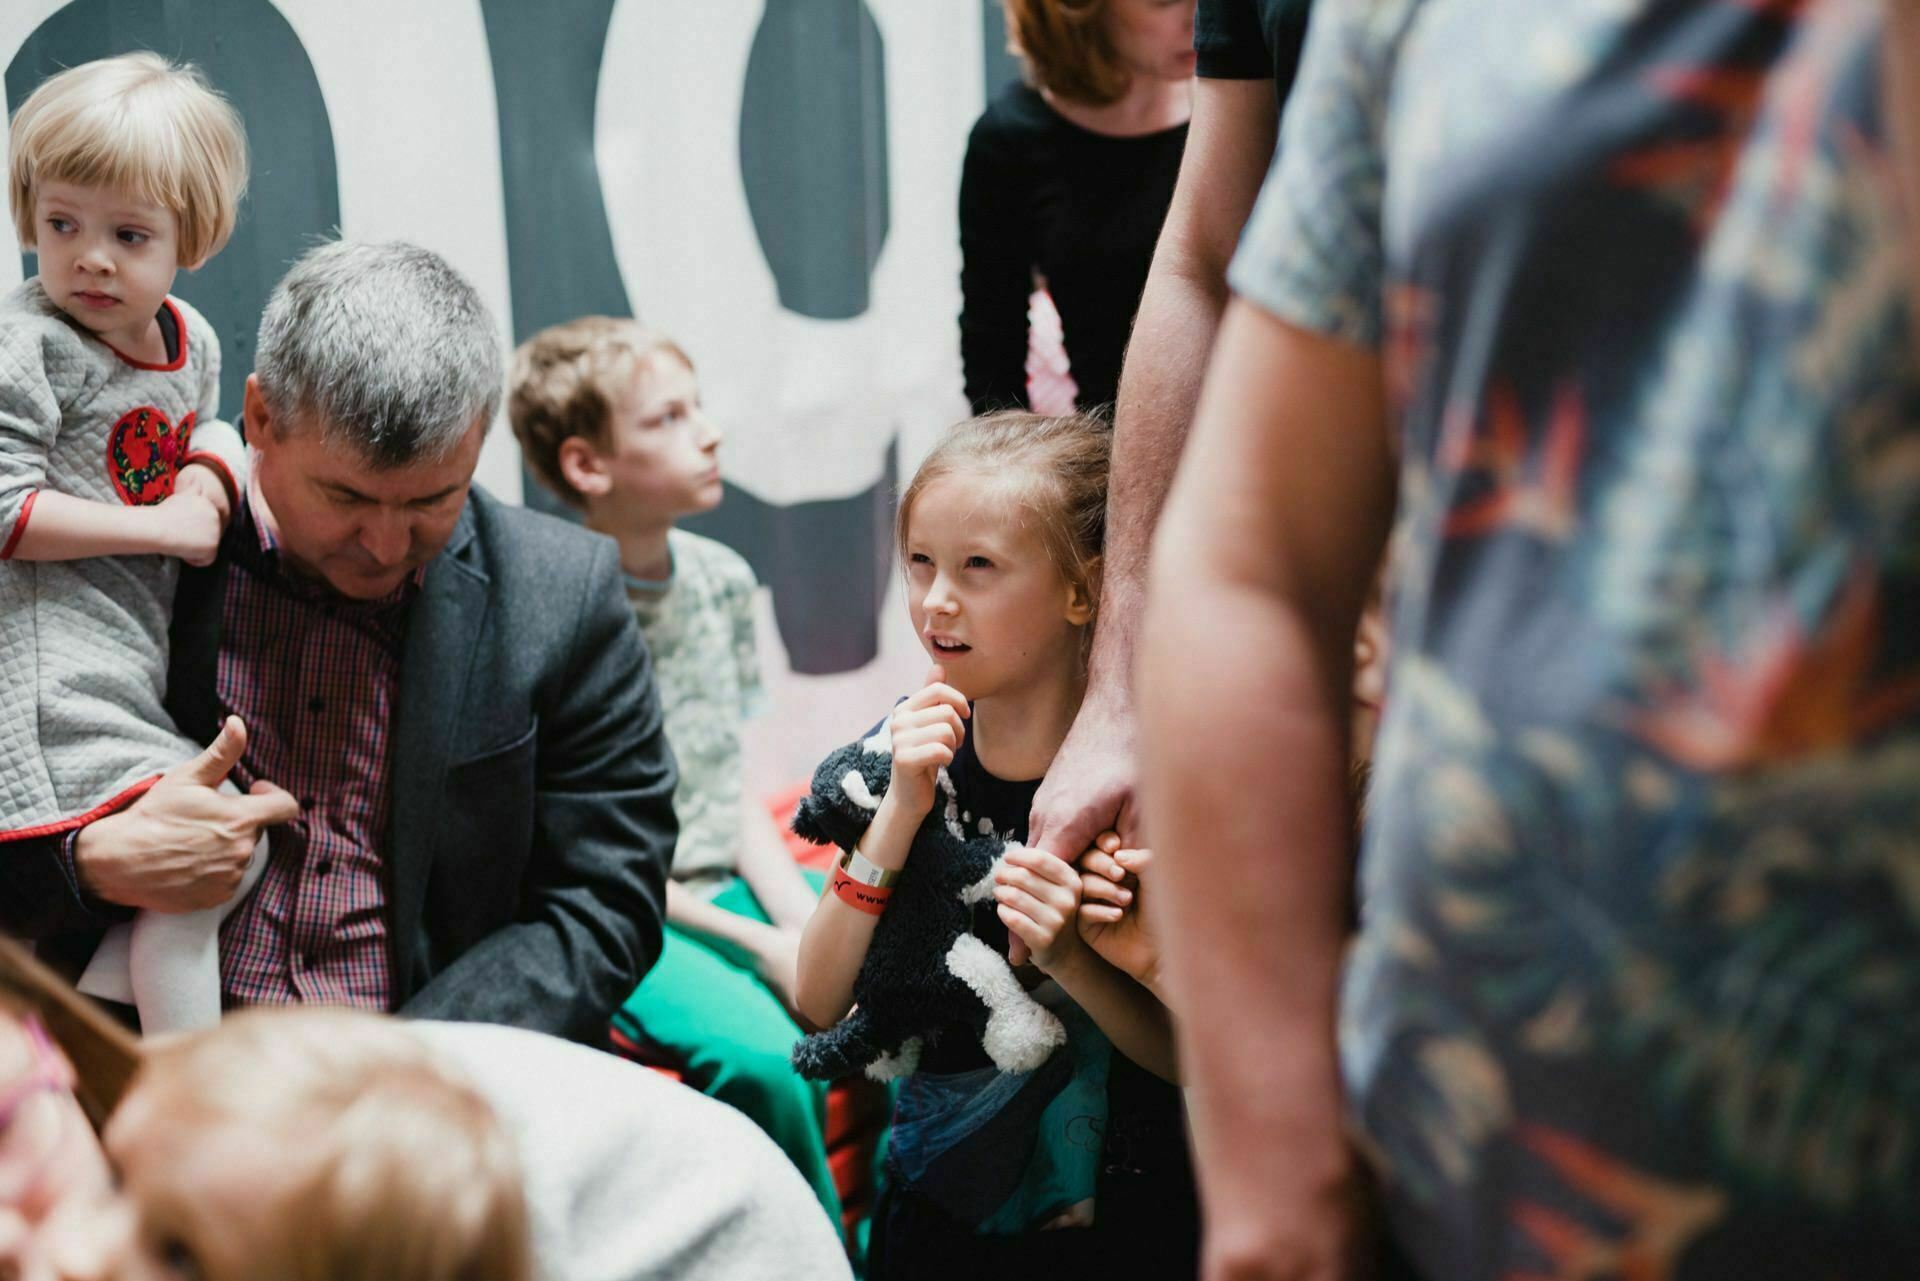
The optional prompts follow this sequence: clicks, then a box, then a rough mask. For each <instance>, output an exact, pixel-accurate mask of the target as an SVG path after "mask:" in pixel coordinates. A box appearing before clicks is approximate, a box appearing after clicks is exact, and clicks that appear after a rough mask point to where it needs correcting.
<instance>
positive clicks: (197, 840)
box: [74, 716, 300, 912]
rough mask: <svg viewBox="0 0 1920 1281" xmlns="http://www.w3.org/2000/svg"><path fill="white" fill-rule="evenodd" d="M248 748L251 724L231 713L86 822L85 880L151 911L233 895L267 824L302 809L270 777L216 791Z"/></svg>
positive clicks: (78, 849) (82, 847)
mask: <svg viewBox="0 0 1920 1281" xmlns="http://www.w3.org/2000/svg"><path fill="white" fill-rule="evenodd" d="M246 747H247V730H246V726H245V725H243V724H242V723H241V721H240V718H239V717H237V716H229V717H227V722H226V724H225V725H222V726H221V727H220V733H219V735H218V736H217V737H216V738H215V739H214V740H213V743H212V745H210V746H209V747H208V748H207V750H206V751H204V752H202V753H200V755H198V756H196V757H194V758H193V759H192V760H190V761H186V762H184V763H182V764H180V765H176V766H174V767H173V768H172V769H170V770H168V771H167V772H166V773H165V774H163V775H161V776H160V781H159V782H157V783H155V784H154V785H153V786H152V787H151V788H150V789H148V791H147V793H146V795H144V796H142V797H141V798H140V799H139V800H137V801H135V802H134V803H133V805H132V806H131V807H130V808H128V809H126V810H124V811H122V812H121V813H118V814H114V815H111V816H109V817H107V818H103V819H100V820H99V821H97V822H95V823H92V824H90V825H88V826H87V827H86V828H84V829H82V831H81V833H80V839H79V842H78V844H77V845H76V846H75V849H74V863H75V865H76V870H77V871H78V873H79V876H80V883H81V886H82V887H83V888H84V889H85V890H86V891H87V892H88V893H90V894H92V895H94V896H95V897H96V898H100V899H104V900H105V901H107V902H109V903H118V904H121V905H123V906H125V907H135V908H140V909H142V910H145V911H152V912H195V911H199V910H201V909H203V908H209V907H218V906H219V905H220V904H222V903H224V902H226V901H227V900H228V899H229V898H231V897H232V896H233V894H234V891H236V890H238V889H239V888H240V880H241V878H242V877H243V876H244V875H245V874H246V870H247V863H248V861H249V860H250V859H252V857H253V850H254V846H255V844H256V843H257V842H258V841H259V838H260V830H261V829H262V828H265V827H272V826H274V825H276V824H279V823H286V822H289V821H291V820H293V819H295V818H298V817H299V816H300V806H299V804H298V803H297V802H296V801H295V800H294V799H293V797H292V796H290V795H288V794H287V793H286V792H284V791H282V790H281V789H280V788H278V787H275V786H274V785H273V784H271V783H267V782H258V783H255V784H254V785H253V790H252V793H251V794H250V795H247V796H229V795H225V794H223V793H222V792H220V791H219V790H218V788H219V786H220V784H221V783H222V782H223V781H224V780H225V779H226V777H227V775H228V774H229V773H231V772H232V770H233V767H234V766H235V765H236V764H238V763H239V760H240V754H241V753H242V752H244V751H245V750H246Z"/></svg>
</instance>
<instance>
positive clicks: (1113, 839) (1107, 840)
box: [1093, 828, 1120, 854]
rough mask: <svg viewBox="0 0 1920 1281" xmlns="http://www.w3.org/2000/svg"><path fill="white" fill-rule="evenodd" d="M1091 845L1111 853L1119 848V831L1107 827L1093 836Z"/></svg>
mask: <svg viewBox="0 0 1920 1281" xmlns="http://www.w3.org/2000/svg"><path fill="white" fill-rule="evenodd" d="M1093 845H1094V848H1095V849H1098V850H1100V851H1101V852H1103V853H1106V854H1111V853H1113V852H1114V851H1115V850H1117V849H1119V848H1120V833H1118V832H1116V831H1114V830H1113V829H1112V828H1108V829H1107V830H1106V831H1104V832H1102V833H1100V835H1098V836H1096V837H1094V838H1093Z"/></svg>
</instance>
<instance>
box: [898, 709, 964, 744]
mask: <svg viewBox="0 0 1920 1281" xmlns="http://www.w3.org/2000/svg"><path fill="white" fill-rule="evenodd" d="M929 725H944V726H946V727H947V728H948V729H950V730H951V731H952V732H953V741H954V742H955V743H956V744H957V743H958V742H959V741H960V739H961V738H962V737H963V736H964V735H965V734H966V732H967V727H966V724H965V723H964V722H963V721H962V720H961V719H960V715H959V713H957V712H955V711H954V710H953V709H952V708H951V707H948V706H946V705H944V704H942V705H940V706H938V707H922V708H918V709H916V710H914V711H911V712H907V713H905V714H904V715H902V716H899V717H897V718H896V719H895V721H894V725H893V734H892V736H893V738H894V739H895V740H898V739H899V738H900V737H901V736H902V735H910V734H912V733H913V732H914V731H915V730H918V729H924V728H925V727H927V726H929Z"/></svg>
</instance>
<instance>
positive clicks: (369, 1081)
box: [129, 1008, 533, 1281]
mask: <svg viewBox="0 0 1920 1281" xmlns="http://www.w3.org/2000/svg"><path fill="white" fill-rule="evenodd" d="M161 1098H164V1099H165V1101H166V1105H167V1106H168V1107H169V1109H182V1110H184V1111H185V1112H186V1114H187V1115H188V1116H190V1117H193V1118H196V1119H204V1120H206V1121H210V1122H211V1121H221V1120H224V1121H228V1122H231V1123H234V1124H237V1125H240V1126H242V1127H244V1128H245V1129H246V1130H247V1131H249V1132H250V1133H253V1134H259V1135H263V1136H265V1137H266V1139H267V1140H268V1141H269V1142H272V1143H273V1144H274V1145H275V1148H276V1150H277V1151H281V1152H284V1153H285V1154H286V1157H285V1159H286V1164H287V1166H288V1168H289V1169H290V1171H291V1172H292V1174H293V1184H292V1191H291V1192H290V1194H288V1195H287V1197H286V1199H285V1202H284V1208H285V1209H286V1211H287V1212H288V1217H287V1219H286V1221H285V1235H284V1236H283V1237H281V1238H280V1240H282V1241H284V1242H285V1248H284V1250H283V1251H282V1252H281V1257H283V1258H284V1259H285V1260H286V1263H287V1266H288V1267H289V1268H290V1271H289V1273H288V1281H531V1278H532V1277H533V1255H532V1244H531V1235H530V1234H531V1228H530V1226H529V1218H528V1210H527V1201H526V1192H525V1188H524V1183H523V1177H522V1171H521V1168H520V1163H519V1159H518V1157H517V1154H516V1153H515V1151H514V1148H513V1145H512V1142H511V1140H510V1138H509V1136H508V1135H507V1133H506V1131H505V1129H504V1128H503V1127H502V1125H501V1123H500V1121H499V1118H498V1117H497V1116H496V1114H495V1113H494V1111H493V1108H492V1106H491V1105H490V1104H488V1102H487V1100H486V1099H485V1098H484V1097H483V1096H481V1094H480V1093H479V1092H478V1091H477V1090H475V1089H474V1088H473V1087H472V1086H470V1085H467V1084H466V1083H464V1082H462V1081H460V1080H459V1079H457V1078H456V1077H454V1076H452V1075H450V1074H448V1073H447V1072H446V1071H444V1070H443V1069H442V1068H441V1067H440V1065H439V1063H438V1062H437V1061H436V1060H435V1058H434V1056H433V1052H432V1050H431V1048H430V1047H429V1046H427V1045H426V1044H425V1043H424V1042H422V1041H421V1040H420V1039H419V1038H417V1037H416V1036H414V1035H412V1034H411V1033H409V1032H408V1031H407V1030H406V1028H405V1025H404V1024H402V1023H399V1022H397V1021H395V1020H392V1019H385V1018H381V1017H379V1016H377V1015H372V1014H366V1013H360V1012H354V1011H349V1010H339V1009H331V1010H329V1009H318V1008H314V1009H299V1010H287V1009H276V1010H252V1011H242V1012H240V1013H238V1014H236V1015H234V1016H232V1017H230V1018H228V1019H227V1020H226V1021H225V1022H223V1023H222V1024H221V1025H220V1026H219V1027H218V1028H216V1029H214V1030H212V1031H210V1032H206V1033H204V1034H201V1035H199V1036H195V1037H191V1038H188V1039H185V1040H183V1041H180V1042H176V1043H173V1044H168V1045H163V1046H161V1047H159V1048H157V1049H155V1050H153V1051H151V1052H150V1053H149V1055H148V1056H147V1065H146V1067H145V1068H144V1069H143V1070H142V1072H141V1075H140V1077H139V1079H138V1080H136V1082H135V1084H134V1089H133V1092H132V1095H131V1097H130V1101H129V1106H134V1105H138V1104H141V1103H146V1102H148V1101H149V1100H155V1099H161ZM154 1105H155V1106H157V1105H158V1104H154Z"/></svg>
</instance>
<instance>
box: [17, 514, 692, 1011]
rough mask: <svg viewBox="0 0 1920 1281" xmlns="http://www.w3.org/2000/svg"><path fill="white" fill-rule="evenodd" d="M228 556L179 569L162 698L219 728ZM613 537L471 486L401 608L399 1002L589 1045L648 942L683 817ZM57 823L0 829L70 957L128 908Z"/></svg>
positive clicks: (395, 766)
mask: <svg viewBox="0 0 1920 1281" xmlns="http://www.w3.org/2000/svg"><path fill="white" fill-rule="evenodd" d="M225 574H226V564H225V561H224V559H223V560H221V561H217V562H215V564H214V565H213V566H211V567H209V568H208V569H205V570H197V571H196V570H187V571H186V572H185V573H184V574H183V575H182V578H181V583H180V590H179V594H178V597H177V599H176V602H175V606H174V618H173V660H172V666H171V668H170V671H169V681H168V686H169V687H168V690H167V706H168V709H169V710H170V711H171V712H172V714H173V716H174V719H175V721H176V723H177V724H178V725H179V727H180V729H181V731H182V732H183V733H184V734H186V735H187V736H188V737H189V738H192V739H194V740H196V741H198V742H202V743H205V742H210V741H211V740H212V738H213V736H214V734H215V733H216V732H217V731H218V729H219V725H220V720H221V718H222V716H223V714H224V709H223V708H222V707H221V706H220V704H219V701H218V698H217V697H216V694H215V688H214V671H215V664H216V660H217V658H218V654H219V648H220V637H221V633H222V630H223V619H222V616H221V610H222V604H223V601H224V596H225V582H226V578H225ZM620 582H621V579H620V565H619V557H618V554H617V552H616V549H615V547H614V544H613V542H612V541H611V540H609V539H606V538H602V537H599V536H598V535H594V534H589V533H587V532H585V531H583V530H580V529H577V528H575V527H573V526H571V525H568V524H567V523H566V522H564V521H559V520H555V519H553V518H551V517H547V516H541V515H538V514H535V513H532V512H528V511H524V510H521V509H519V508H515V507H509V506H506V505H504V504H502V503H500V502H498V501H496V500H494V499H493V498H491V497H489V496H488V495H487V494H486V493H485V492H483V491H482V490H480V489H478V488H476V489H475V490H474V491H473V493H472V496H471V497H470V498H469V500H468V502H467V506H466V510H465V511H464V512H462V513H461V516H460V521H459V524H458V525H457V526H456V527H455V530H454V534H453V538H452V539H451V540H450V541H449V542H448V544H447V547H446V550H445V551H443V552H441V554H440V555H439V556H438V557H437V558H436V559H435V560H434V561H433V562H432V563H431V564H429V565H428V567H427V572H426V578H425V581H424V583H423V584H422V587H421V591H420V594H419V596H418V597H417V598H416V599H415V600H414V603H413V605H412V607H411V612H410V614H409V617H408V621H407V636H406V644H405V649H404V652H403V656H402V658H401V665H400V694H399V702H398V712H397V724H396V725H395V726H394V733H393V746H392V758H391V768H392V770H393V789H392V798H393V799H392V805H393V810H392V815H391V820H390V822H389V825H388V829H387V848H386V851H385V852H386V857H387V863H388V868H389V880H388V886H387V889H388V904H387V907H388V918H387V919H388V927H389V931H390V933H389V938H390V943H391V947H392V953H393V980H394V981H393V991H394V997H395V1000H396V1002H397V1004H398V1006H399V1008H400V1012H401V1013H403V1014H407V1015H413V1016H418V1017H423V1018H441V1019H457V1020H462V1021H468V1022H484V1023H507V1024H512V1025H515V1026H518V1027H527V1028H534V1029H537V1030H540V1031H544V1032H550V1033H554V1034H556V1035H559V1036H565V1037H570V1038H572V1039H574V1040H581V1041H589V1042H591V1041H597V1040H598V1039H599V1038H600V1037H601V1036H602V1035H603V1032H604V1028H605V1026H606V1022H607V1019H608V1017H609V1016H610V1015H611V1014H612V1012H613V1010H614V1008H615V1007H616V1006H617V1005H618V1004H619V1003H620V1002H621V1001H623V1000H625V999H626V997H627V995H628V993H630V992H631V991H632V990H633V988H634V986H635V985H636V984H637V983H638V982H639V980H640V977H641V975H643V974H645V973H646V972H647V970H648V969H649V968H650V967H651V966H652V965H653V962H654V961H655V960H656V959H657V958H658V957H659V955H660V943H661V922H662V919H663V915H664V905H665V902H666V898H665V885H666V874H667V868H668V865H669V862H670V861H671V858H672V852H673V843H674V838H675V836H676V834H677V829H676V827H675V823H674V817H673V787H674V779H675V774H674V766H673V758H672V754H671V753H670V751H669V750H668V747H667V742H666V737H665V735H664V733H663V732H662V730H661V715H660V700H659V697H658V695H657V693H656V692H655V690H654V685H653V675H652V671H651V663H650V661H649V659H648V657H647V652H646V645H645V642H644V641H642V639H641V637H640V629H639V627H638V625H637V624H636V623H635V621H634V618H633V613H632V610H631V609H630V608H629V607H628V605H627V602H626V599H625V596H624V594H623V592H622V590H621V586H620ZM98 906H99V905H97V904H93V903H91V902H90V901H88V900H87V898H86V897H85V896H84V895H82V894H81V893H80V890H79V887H78V886H77V885H75V884H74V883H73V881H72V877H71V873H70V870H69V869H68V868H67V867H66V866H65V863H64V861H63V860H62V858H61V855H60V843H59V839H58V838H50V839H46V840H41V841H23V842H16V843H13V844H12V846H11V847H10V848H9V847H6V846H0V930H5V931H6V932H8V933H12V934H16V935H20V936H24V937H28V938H37V939H40V940H41V952H42V955H43V956H46V957H48V959H50V960H52V961H53V962H54V963H55V964H56V965H57V966H58V967H59V968H61V969H63V970H68V971H71V972H77V971H78V968H79V967H80V966H81V965H83V964H84V962H85V960H86V958H87V957H88V956H90V955H91V954H92V951H93V948H94V946H95V945H96V944H97V943H98V941H99V935H100V931H101V929H102V928H103V927H104V926H105V925H107V924H109V923H110V922H112V921H113V920H116V919H123V918H124V916H125V915H126V914H125V913H124V912H121V911H119V910H117V909H110V910H104V911H103V910H97V909H98Z"/></svg>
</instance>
